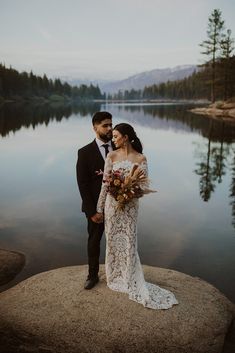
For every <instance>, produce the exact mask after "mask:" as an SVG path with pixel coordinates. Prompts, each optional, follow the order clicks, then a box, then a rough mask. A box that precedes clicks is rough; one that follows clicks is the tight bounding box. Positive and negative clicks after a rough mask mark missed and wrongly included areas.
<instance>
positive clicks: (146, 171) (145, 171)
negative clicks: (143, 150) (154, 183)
mask: <svg viewBox="0 0 235 353" xmlns="http://www.w3.org/2000/svg"><path fill="white" fill-rule="evenodd" d="M140 166H141V169H142V170H143V172H144V176H145V177H146V178H148V163H147V160H144V161H143V162H142V163H141V165H140Z"/></svg>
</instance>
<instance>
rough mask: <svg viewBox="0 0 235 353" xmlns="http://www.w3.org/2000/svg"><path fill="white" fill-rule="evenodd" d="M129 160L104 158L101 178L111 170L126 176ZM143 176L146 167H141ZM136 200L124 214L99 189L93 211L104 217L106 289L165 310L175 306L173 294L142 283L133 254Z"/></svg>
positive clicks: (105, 187) (130, 163) (129, 168)
mask: <svg viewBox="0 0 235 353" xmlns="http://www.w3.org/2000/svg"><path fill="white" fill-rule="evenodd" d="M133 165H134V164H133V163H132V162H130V161H129V160H125V161H120V162H119V161H118V162H112V160H111V159H110V158H109V157H107V158H106V162H105V167H104V178H105V175H107V174H108V173H109V172H110V171H111V170H117V169H119V168H122V169H123V170H124V172H125V173H127V174H128V173H129V172H130V170H131V168H132V167H133ZM140 166H141V168H142V169H143V170H144V172H145V175H146V176H147V173H148V167H147V163H146V162H143V163H141V165H140ZM138 206H139V200H138V199H132V200H131V201H130V202H129V203H127V204H126V205H125V208H124V210H120V209H118V208H117V201H116V200H115V199H114V198H113V197H112V196H111V195H110V194H109V193H108V192H107V185H106V184H105V183H102V188H101V192H100V196H99V200H98V204H97V211H98V212H100V213H102V212H103V210H104V214H105V235H106V257H105V270H106V278H107V285H108V287H109V288H110V289H112V290H115V291H118V292H123V293H128V295H129V299H131V300H134V301H136V302H138V303H140V304H143V305H144V306H145V307H148V308H151V309H168V308H171V307H172V306H173V305H174V304H178V301H177V300H176V298H175V296H174V294H173V293H171V292H170V291H168V290H166V289H163V288H160V287H159V286H157V285H155V284H151V283H147V282H145V279H144V275H143V270H142V267H141V263H140V259H139V255H138V251H137V216H138Z"/></svg>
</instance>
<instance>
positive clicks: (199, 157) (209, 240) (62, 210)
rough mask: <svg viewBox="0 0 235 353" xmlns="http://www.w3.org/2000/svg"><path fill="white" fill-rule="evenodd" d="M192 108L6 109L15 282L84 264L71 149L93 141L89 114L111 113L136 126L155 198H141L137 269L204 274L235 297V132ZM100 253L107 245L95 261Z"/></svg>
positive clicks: (1, 211)
mask: <svg viewBox="0 0 235 353" xmlns="http://www.w3.org/2000/svg"><path fill="white" fill-rule="evenodd" d="M190 107H191V106H190V105H176V104H174V105H163V106H160V105H135V106H133V105H126V106H125V105H116V104H103V105H101V106H100V105H99V104H98V105H84V106H48V105H47V106H45V105H44V106H42V105H37V106H30V105H28V104H27V105H21V106H19V107H17V106H15V105H10V104H8V105H6V106H4V108H2V110H1V113H0V134H1V135H2V138H0V144H1V146H0V150H1V153H0V165H1V170H0V180H1V183H0V194H1V198H0V247H2V248H9V249H13V250H19V251H22V252H24V253H25V254H26V259H27V263H26V267H25V269H24V271H23V272H22V273H21V274H20V275H19V276H18V277H17V278H16V281H15V283H16V282H17V281H19V280H22V279H24V278H27V277H28V276H31V275H33V274H35V273H38V272H41V271H46V270H48V269H52V268H56V267H60V266H68V265H77V264H84V263H86V243H87V231H86V220H85V217H84V215H82V214H81V212H80V207H81V205H80V199H79V194H78V189H77V184H76V176H75V164H76V157H77V149H78V148H79V147H81V146H83V145H84V144H86V143H87V142H89V141H90V140H91V139H93V138H94V134H93V131H92V125H91V116H92V114H93V113H94V112H95V111H97V110H100V109H101V110H108V111H110V112H111V113H112V114H113V121H114V124H116V123H118V122H121V121H126V122H130V123H132V124H133V125H134V126H135V128H136V130H137V133H138V134H139V135H140V137H141V140H142V142H143V144H144V151H145V154H146V156H147V157H148V162H149V171H150V176H151V180H152V181H153V182H155V184H153V185H152V186H153V188H155V189H158V191H159V192H158V193H157V194H153V195H148V196H146V198H143V200H141V206H140V217H139V224H138V229H139V231H138V244H139V253H140V257H141V261H142V263H146V264H148V265H152V266H160V267H170V268H173V269H176V270H179V271H183V272H185V273H189V274H191V275H196V276H200V277H202V278H204V279H205V280H208V281H209V282H211V283H213V284H215V285H216V286H217V287H218V288H219V289H221V290H222V291H223V292H224V293H225V294H226V295H228V296H229V297H230V298H231V299H233V300H235V288H234V286H233V285H232V284H233V283H234V280H235V273H234V268H235V257H234V250H235V238H234V226H235V157H234V148H235V145H234V144H233V141H234V138H235V128H234V126H233V125H231V124H222V123H221V122H219V121H214V120H210V119H208V118H206V117H201V116H197V115H194V114H192V113H190V112H189V111H188V110H189V109H190ZM11 132H14V134H12V133H11ZM42 141H43V143H42ZM231 208H232V211H231ZM231 213H232V215H231ZM104 255H105V239H104V238H103V243H102V249H101V262H104ZM12 284H13V283H12Z"/></svg>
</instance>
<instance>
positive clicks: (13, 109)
mask: <svg viewBox="0 0 235 353" xmlns="http://www.w3.org/2000/svg"><path fill="white" fill-rule="evenodd" d="M99 110H100V103H91V104H79V105H71V104H67V105H64V104H59V103H57V104H31V103H29V104H25V103H19V104H13V103H8V104H4V105H3V106H1V107H0V135H1V136H2V137H6V136H7V135H8V134H9V133H10V132H16V131H17V130H20V129H21V128H22V127H25V128H29V127H31V126H32V127H33V128H35V127H36V126H37V125H41V124H45V125H48V124H49V123H50V122H52V121H57V122H60V121H61V120H62V119H64V118H66V119H68V118H69V117H70V116H71V115H72V114H79V115H80V116H82V117H85V116H87V115H93V114H94V113H95V112H96V111H99Z"/></svg>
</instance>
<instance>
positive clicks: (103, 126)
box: [94, 119, 112, 142]
mask: <svg viewBox="0 0 235 353" xmlns="http://www.w3.org/2000/svg"><path fill="white" fill-rule="evenodd" d="M94 130H95V132H96V136H97V137H98V138H99V139H100V140H102V141H104V142H108V141H110V140H111V139H112V119H104V120H102V121H101V123H99V124H95V125H94Z"/></svg>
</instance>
